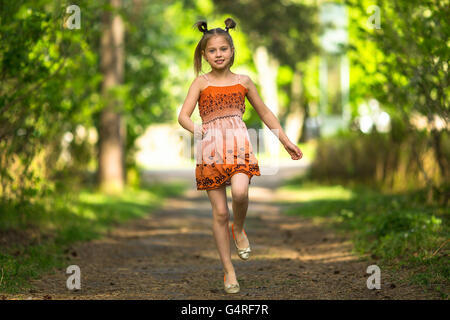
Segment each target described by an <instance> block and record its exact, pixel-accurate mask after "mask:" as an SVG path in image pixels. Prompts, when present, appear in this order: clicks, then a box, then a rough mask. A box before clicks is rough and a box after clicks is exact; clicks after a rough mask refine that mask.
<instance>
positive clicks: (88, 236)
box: [0, 183, 187, 294]
mask: <svg viewBox="0 0 450 320" xmlns="http://www.w3.org/2000/svg"><path fill="white" fill-rule="evenodd" d="M186 187H187V186H186V185H184V184H182V183H172V184H155V185H149V186H144V187H143V188H140V189H135V188H126V189H125V190H124V192H123V193H122V194H121V195H120V196H107V195H104V194H101V193H99V192H96V191H94V189H93V188H91V187H86V188H84V189H81V190H80V191H79V192H76V193H70V192H64V193H59V194H52V195H51V196H48V197H45V198H41V199H40V200H39V201H36V202H34V203H32V204H30V203H28V204H26V205H22V206H17V205H15V204H14V205H13V204H8V203H6V204H5V203H3V204H1V205H0V207H1V209H2V214H1V216H0V217H1V219H0V233H1V234H2V238H6V239H7V241H8V243H7V244H4V243H0V244H1V245H0V250H1V251H0V292H2V293H9V294H14V293H23V292H24V291H25V290H26V289H28V288H30V285H29V280H30V279H36V278H38V277H39V276H40V275H42V274H43V273H46V272H49V271H51V270H52V269H53V268H62V267H64V266H67V260H70V256H68V251H69V249H68V248H70V246H71V245H73V244H75V243H77V242H80V241H88V240H92V239H96V238H100V237H102V236H103V235H105V234H106V233H107V232H108V230H110V229H111V228H113V227H114V226H116V225H118V224H121V223H123V222H125V221H128V220H130V219H136V218H141V217H144V216H147V215H148V214H151V212H152V210H154V209H156V208H157V207H159V206H160V205H161V204H162V203H163V201H164V198H165V197H167V196H174V195H177V194H180V193H181V192H182V191H183V190H185V188H186Z"/></svg>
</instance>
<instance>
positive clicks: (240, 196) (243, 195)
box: [231, 188, 248, 203]
mask: <svg viewBox="0 0 450 320" xmlns="http://www.w3.org/2000/svg"><path fill="white" fill-rule="evenodd" d="M231 195H232V197H233V201H234V202H237V203H244V202H246V201H247V200H248V190H247V189H246V188H242V189H240V190H234V192H233V191H232V192H231Z"/></svg>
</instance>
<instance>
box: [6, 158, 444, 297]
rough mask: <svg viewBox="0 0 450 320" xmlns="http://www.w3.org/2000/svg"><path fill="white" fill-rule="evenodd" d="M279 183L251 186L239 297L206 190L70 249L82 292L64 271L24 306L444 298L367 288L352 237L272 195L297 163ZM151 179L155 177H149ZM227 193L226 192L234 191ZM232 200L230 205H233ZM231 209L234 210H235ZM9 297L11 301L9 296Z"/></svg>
mask: <svg viewBox="0 0 450 320" xmlns="http://www.w3.org/2000/svg"><path fill="white" fill-rule="evenodd" d="M296 163H300V164H296V165H295V166H292V167H287V166H282V167H281V168H280V171H279V173H278V174H277V175H273V176H260V177H254V178H253V179H252V184H251V187H250V191H249V197H250V205H249V210H248V214H247V220H246V224H245V228H246V232H247V235H248V237H249V240H250V243H251V246H252V255H251V258H250V259H249V260H248V261H242V260H240V259H239V257H238V256H237V254H236V251H235V250H234V249H235V248H234V246H233V244H232V250H233V251H232V259H233V263H234V266H235V269H236V272H237V277H238V280H239V282H240V285H241V292H240V293H238V294H236V295H227V294H226V293H224V291H223V273H222V267H221V263H220V260H219V255H218V253H217V250H216V248H215V244H214V239H213V235H212V228H211V222H212V216H211V209H210V203H209V200H208V198H207V196H206V192H204V191H197V190H195V189H194V188H193V187H194V186H193V185H192V188H190V189H189V190H187V191H186V192H185V193H184V194H183V195H181V196H177V197H174V198H170V199H167V200H166V201H165V202H164V205H163V206H162V207H161V208H160V209H159V210H157V211H155V212H154V213H152V214H150V215H148V216H147V217H146V218H143V219H139V220H133V221H130V222H129V223H127V224H124V225H121V226H119V227H117V228H115V229H114V230H113V231H111V232H110V233H109V234H108V235H107V236H106V237H104V238H102V239H99V240H95V241H91V242H86V243H82V244H79V245H76V246H74V247H73V248H71V249H70V250H69V252H68V254H69V255H70V256H71V259H72V260H71V264H76V265H78V266H79V267H80V269H81V290H79V291H69V290H68V289H67V288H66V280H67V277H68V275H66V274H65V269H60V270H56V271H55V273H54V274H50V275H47V276H45V277H43V278H42V279H40V280H34V281H33V282H32V284H33V285H34V289H32V290H30V292H27V293H24V294H21V295H16V296H15V297H16V298H21V299H27V298H28V299H30V298H31V299H163V300H170V299H216V300H220V299H264V300H265V299H270V300H272V299H273V300H278V299H288V300H301V299H433V298H434V299H438V298H439V297H438V296H437V295H436V294H434V293H424V292H423V291H422V290H421V289H420V288H418V287H415V286H411V285H406V284H400V281H399V277H402V275H401V274H396V275H395V277H394V276H393V275H391V274H389V273H388V272H385V271H383V270H382V271H381V289H380V290H369V289H368V288H367V286H366V280H367V278H368V277H369V274H367V273H366V268H367V267H368V266H369V265H371V264H376V261H370V259H369V261H363V260H360V259H358V258H357V257H356V256H355V255H353V254H352V253H351V249H352V245H351V243H350V241H349V240H348V239H345V238H343V237H342V236H338V235H336V234H335V233H333V232H332V231H330V230H329V229H326V228H324V227H322V226H320V225H317V224H315V223H313V222H312V220H311V219H306V218H302V217H291V216H286V215H283V214H282V210H283V205H282V204H280V203H277V201H281V200H283V197H284V195H283V194H282V193H280V192H276V189H277V187H278V186H279V184H280V183H281V181H282V180H283V179H284V178H286V177H291V176H292V175H293V174H298V173H300V172H302V171H304V170H305V166H304V165H302V164H301V162H296ZM148 174H149V176H150V177H151V179H153V180H155V181H158V179H160V180H164V181H170V180H171V179H175V178H176V179H191V180H190V181H192V179H193V172H191V171H190V170H180V171H173V170H172V171H157V172H156V171H155V172H149V173H148ZM148 179H149V178H148ZM229 191H230V190H228V193H229ZM229 201H231V198H230V197H229ZM229 207H230V209H231V202H230V206H229ZM11 298H13V297H11Z"/></svg>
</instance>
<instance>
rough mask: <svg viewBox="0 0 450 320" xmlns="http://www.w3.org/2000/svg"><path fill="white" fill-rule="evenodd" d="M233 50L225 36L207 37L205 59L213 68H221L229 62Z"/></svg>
mask: <svg viewBox="0 0 450 320" xmlns="http://www.w3.org/2000/svg"><path fill="white" fill-rule="evenodd" d="M233 52H234V50H233V49H232V48H231V47H230V45H229V44H228V41H227V40H225V37H222V36H215V37H212V38H211V39H209V41H208V44H207V45H206V48H205V51H203V53H204V57H205V59H206V60H207V61H208V63H209V64H210V65H211V67H212V68H215V69H223V68H226V66H228V65H229V63H230V62H231V57H232V56H233Z"/></svg>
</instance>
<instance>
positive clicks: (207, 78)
mask: <svg viewBox="0 0 450 320" xmlns="http://www.w3.org/2000/svg"><path fill="white" fill-rule="evenodd" d="M203 76H204V77H205V79H206V81H208V86H209V79H208V77H207V76H206V74H204V75H203Z"/></svg>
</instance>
